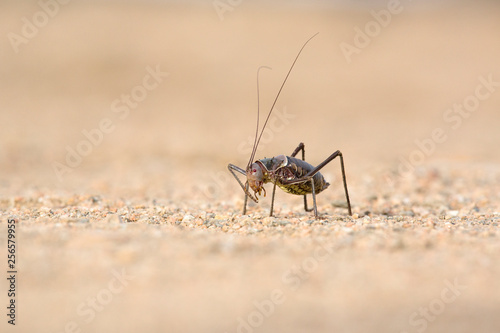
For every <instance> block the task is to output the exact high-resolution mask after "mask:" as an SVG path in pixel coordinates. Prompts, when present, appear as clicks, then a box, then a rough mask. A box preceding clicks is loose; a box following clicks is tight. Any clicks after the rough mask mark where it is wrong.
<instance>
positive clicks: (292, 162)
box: [250, 155, 330, 195]
mask: <svg viewBox="0 0 500 333" xmlns="http://www.w3.org/2000/svg"><path fill="white" fill-rule="evenodd" d="M252 166H254V167H253V168H252V170H251V172H252V173H254V174H255V172H253V170H254V169H255V168H256V167H259V168H260V169H261V170H260V172H256V173H257V174H261V175H262V178H261V179H258V178H256V179H255V180H256V182H255V181H254V184H255V183H257V186H255V185H254V186H252V183H251V182H250V187H251V188H252V189H253V190H254V192H255V193H256V194H257V193H258V194H260V191H261V190H262V189H263V188H262V185H263V184H266V183H273V184H276V186H278V187H279V188H281V189H282V190H283V191H285V192H287V193H290V194H295V195H306V194H312V192H313V189H312V185H311V182H310V181H304V182H300V183H294V184H290V182H291V181H294V180H298V179H300V178H303V177H304V176H306V175H307V174H308V173H309V172H311V171H312V170H314V166H312V165H311V164H309V163H307V162H306V161H303V160H300V159H298V158H295V157H290V156H285V155H278V156H276V157H271V158H264V159H261V160H258V161H255V163H254V164H252ZM312 180H313V182H314V189H315V192H316V194H317V193H320V192H322V191H323V190H325V189H326V188H327V187H328V186H329V185H330V184H329V183H327V182H326V180H325V178H324V177H323V175H322V174H321V173H319V172H318V173H316V174H315V175H314V176H313V177H312ZM259 185H260V186H259ZM264 193H265V191H264Z"/></svg>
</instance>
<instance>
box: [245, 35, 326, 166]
mask: <svg viewBox="0 0 500 333" xmlns="http://www.w3.org/2000/svg"><path fill="white" fill-rule="evenodd" d="M317 34H319V32H317V33H315V34H314V35H313V36H312V37H310V38H309V39H308V40H307V41H306V42H305V43H304V45H302V48H301V49H300V51H299V53H297V56H296V57H295V60H294V61H293V63H292V66H290V69H289V70H288V73H287V74H286V77H285V79H284V80H283V83H282V84H281V87H280V90H278V94H277V95H276V98H275V99H274V102H273V105H272V106H271V109H270V110H269V113H268V115H267V118H266V121H265V122H264V126H262V131H261V132H260V135H258V133H259V71H257V129H256V130H255V141H254V144H253V148H252V154H251V155H250V160H249V161H248V165H247V169H248V168H249V167H250V165H252V161H253V159H254V157H255V153H256V152H257V147H258V146H259V142H260V138H261V137H262V134H263V133H264V130H265V129H266V125H267V122H268V121H269V117H271V113H272V112H273V109H274V106H275V105H276V102H277V101H278V97H279V96H280V94H281V90H283V87H284V86H285V83H286V80H288V76H290V73H291V72H292V69H293V66H295V63H296V62H297V59H299V56H300V54H301V53H302V50H303V49H304V47H306V45H307V43H309V41H310V40H311V39H313V38H314V37H316V35H317ZM261 68H266V67H264V66H261V67H259V70H260V69H261ZM267 68H269V67H267Z"/></svg>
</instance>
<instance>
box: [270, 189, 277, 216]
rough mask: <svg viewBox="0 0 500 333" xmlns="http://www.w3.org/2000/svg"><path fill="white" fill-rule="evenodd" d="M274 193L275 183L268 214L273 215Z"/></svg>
mask: <svg viewBox="0 0 500 333" xmlns="http://www.w3.org/2000/svg"><path fill="white" fill-rule="evenodd" d="M275 194H276V183H274V185H273V195H272V196H271V211H270V213H269V216H273V208H274V195H275Z"/></svg>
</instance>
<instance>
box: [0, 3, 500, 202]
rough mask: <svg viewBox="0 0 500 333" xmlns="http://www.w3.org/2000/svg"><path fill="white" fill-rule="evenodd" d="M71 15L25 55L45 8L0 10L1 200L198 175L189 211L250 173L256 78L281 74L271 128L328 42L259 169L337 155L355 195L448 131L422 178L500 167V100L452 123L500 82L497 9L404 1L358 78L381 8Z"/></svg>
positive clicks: (101, 9) (179, 6)
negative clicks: (154, 73)
mask: <svg viewBox="0 0 500 333" xmlns="http://www.w3.org/2000/svg"><path fill="white" fill-rule="evenodd" d="M59 6H60V8H59V9H58V11H56V14H55V16H54V17H53V18H50V19H49V20H48V22H47V23H46V24H45V25H43V26H42V27H41V28H39V29H38V32H37V33H36V35H35V36H34V37H33V38H26V40H27V42H26V43H25V44H24V43H20V44H18V45H17V47H13V45H12V42H10V41H9V38H8V36H9V34H11V33H14V34H17V35H18V36H22V32H23V28H24V29H26V28H25V27H24V25H25V24H24V23H23V22H24V21H23V20H22V18H27V19H29V20H33V17H34V16H36V14H37V13H38V12H39V11H40V10H41V7H40V6H39V5H38V4H37V3H36V2H33V3H31V2H22V3H18V2H14V1H4V2H2V7H3V8H2V11H1V13H2V14H1V15H2V19H1V22H2V23H1V33H2V36H4V38H2V40H1V43H2V44H1V50H2V52H1V53H0V57H1V61H0V66H1V67H0V70H1V80H0V84H1V85H2V86H1V90H2V94H1V96H0V107H1V111H2V112H1V113H0V117H2V118H1V119H0V121H1V122H2V124H4V126H3V129H2V131H0V136H1V144H2V146H1V157H2V160H1V161H2V164H1V167H2V170H3V171H4V172H2V178H3V183H4V186H3V187H2V191H3V192H4V194H7V193H9V192H7V191H21V192H22V191H26V190H27V187H30V186H46V187H48V188H50V189H58V188H62V189H72V186H77V187H78V188H81V186H84V187H90V188H91V189H92V188H93V187H95V186H98V184H101V183H102V182H104V183H108V185H109V186H118V185H117V184H118V183H124V182H125V180H126V179H127V178H128V173H129V172H134V173H139V174H140V173H143V172H144V175H142V176H141V177H143V178H142V179H141V181H145V182H148V181H151V182H152V183H153V184H152V185H155V184H156V185H158V188H159V189H160V188H162V189H164V188H165V187H169V184H171V183H172V182H175V181H176V180H178V179H179V174H185V175H187V177H185V178H184V177H182V181H181V182H179V184H176V185H175V186H172V188H170V189H169V190H170V191H171V194H174V193H175V194H179V195H183V194H185V192H186V191H187V192H190V191H191V190H192V186H191V185H193V184H194V185H196V184H198V183H200V182H203V181H206V180H207V179H210V173H211V172H213V170H224V171H225V167H226V164H227V163H229V162H233V163H239V164H240V165H241V166H244V165H245V164H246V161H247V158H248V155H247V154H242V152H241V151H239V150H238V146H239V145H240V144H242V142H246V141H248V139H249V137H251V136H253V133H254V131H255V119H256V89H255V77H256V71H257V68H258V67H259V66H264V65H265V66H269V67H272V68H273V70H272V71H264V72H263V73H262V77H261V107H262V110H263V115H264V114H265V112H267V110H268V109H269V107H270V105H271V102H272V100H273V98H274V96H275V94H276V92H277V90H278V88H279V85H280V83H281V81H282V80H283V78H284V76H285V74H286V72H287V70H288V68H289V66H290V64H291V62H292V60H293V58H294V57H295V55H296V53H297V52H298V49H299V48H300V46H301V45H302V44H303V42H304V41H305V40H306V39H307V38H308V37H310V36H312V35H313V34H314V33H316V32H319V33H320V34H319V35H318V36H317V37H316V38H315V39H314V40H313V41H311V43H310V44H309V45H308V47H307V48H306V49H305V51H304V53H303V55H302V57H301V58H300V60H299V62H298V63H297V66H296V68H295V69H294V71H293V73H292V75H291V77H290V79H289V82H288V83H287V85H286V87H285V89H284V91H283V94H282V96H281V97H280V99H279V101H278V103H277V107H276V110H284V109H286V112H287V113H289V114H292V115H293V116H294V118H293V119H291V120H290V124H287V125H286V126H284V128H283V130H282V131H280V132H279V133H275V135H274V137H273V139H272V142H269V143H268V144H266V145H263V147H262V149H261V151H260V152H259V155H258V157H259V158H262V157H264V156H274V155H278V154H282V153H286V154H290V153H291V152H292V151H293V149H294V148H295V147H296V146H297V144H298V143H299V142H301V141H303V142H305V143H306V148H307V156H308V159H309V160H310V161H311V163H312V164H317V163H319V162H320V161H322V160H323V159H324V158H326V156H328V155H329V154H330V153H331V152H333V151H335V150H336V149H341V150H342V151H343V152H344V154H345V156H346V159H347V161H346V163H347V164H348V168H349V172H350V178H351V179H353V181H356V178H358V177H362V174H363V173H366V172H369V171H370V170H373V169H374V168H378V167H382V168H383V171H384V170H388V169H391V168H392V170H394V169H397V167H398V165H399V163H400V159H401V158H406V159H408V157H409V155H410V154H411V152H412V151H413V150H415V149H417V146H416V145H415V142H414V141H415V140H424V139H426V138H430V137H431V135H432V131H433V130H434V129H435V128H438V127H439V128H442V129H443V130H444V132H445V135H446V136H447V140H446V141H445V142H443V143H440V144H438V145H437V146H436V149H435V151H434V152H433V153H432V154H430V155H429V156H428V157H426V158H425V163H426V164H429V163H434V162H436V161H439V162H440V161H446V162H449V163H451V165H457V164H460V163H463V162H473V163H478V164H481V163H490V162H498V159H499V155H498V153H497V149H495V148H496V147H497V143H498V142H499V135H500V134H499V131H498V119H499V117H500V113H499V112H498V108H499V105H500V94H499V93H493V94H492V95H491V96H490V97H488V98H487V99H486V100H484V101H480V105H479V106H478V107H477V110H476V111H474V112H471V113H470V117H468V118H463V121H462V122H461V124H460V126H458V128H457V129H453V128H451V125H452V124H454V122H453V123H452V122H450V121H445V120H444V118H443V115H444V113H445V112H446V110H447V109H449V108H452V107H453V105H454V104H455V103H463V101H464V99H465V98H466V97H468V96H469V95H473V94H474V92H475V89H476V86H477V85H479V84H480V81H479V77H481V76H482V77H486V78H487V77H488V76H489V75H492V77H493V78H494V80H496V82H498V81H500V73H499V68H500V66H499V62H498V59H499V58H500V41H499V40H498V38H496V37H497V36H496V31H498V27H499V24H500V23H499V20H498V17H499V16H498V15H499V9H498V6H495V5H494V4H493V3H492V2H480V3H472V2H460V3H455V2H449V3H448V2H444V3H439V4H430V3H418V2H417V3H410V2H404V1H403V2H401V5H400V7H398V8H399V9H400V13H398V14H393V15H392V17H391V20H390V23H389V25H388V26H387V27H382V28H381V29H380V32H379V33H378V35H376V36H375V37H372V38H370V39H371V41H370V43H369V45H368V46H366V47H364V48H359V53H357V54H356V53H355V54H352V57H351V62H350V63H348V61H347V59H346V57H345V56H344V54H343V53H342V51H341V47H340V45H341V44H342V43H348V44H350V45H354V46H355V37H356V30H355V29H356V28H360V29H363V30H364V29H365V25H366V24H367V23H368V22H375V19H374V17H373V16H372V14H370V12H369V11H370V10H375V11H377V12H380V11H381V10H386V9H384V8H385V6H383V5H379V6H374V7H373V8H371V7H365V6H362V5H359V6H353V8H350V6H349V5H346V4H344V5H337V6H335V5H329V6H327V5H323V6H320V5H318V6H317V7H314V6H312V5H307V4H304V3H302V4H299V3H296V4H294V5H287V4H286V3H273V5H271V4H266V3H262V2H259V3H257V4H254V3H252V2H241V4H239V5H237V6H235V8H234V9H233V10H232V11H229V10H228V11H226V12H224V13H222V17H223V20H221V19H220V17H219V15H218V14H217V11H216V10H215V8H214V5H213V3H211V2H193V3H189V4H188V3H161V2H146V3H140V2H124V3H121V2H119V1H109V2H108V1H105V2H99V1H94V2H78V1H77V2H70V3H69V4H67V5H62V4H61V5H59ZM39 20H40V19H39ZM41 21H42V23H43V20H41ZM15 49H17V50H18V52H17V53H16V52H15V51H14V50H15ZM157 67H158V68H160V69H161V71H163V72H167V73H168V74H169V75H168V77H166V78H165V79H164V81H162V82H161V84H159V85H158V86H157V87H156V88H155V89H153V90H151V91H148V92H147V95H146V97H145V99H144V100H143V101H141V102H139V103H137V104H138V105H137V107H136V108H134V109H133V108H130V112H129V113H128V116H127V117H126V118H125V119H121V118H120V116H121V115H122V113H121V112H118V113H116V112H113V109H112V103H113V102H114V101H115V100H116V99H120V98H121V96H122V95H123V94H130V93H131V91H132V89H133V88H134V87H136V86H138V85H141V84H142V81H143V78H144V77H145V76H146V75H147V73H148V72H147V68H157ZM105 118H108V119H110V120H111V122H112V125H113V128H114V130H113V131H111V133H109V134H105V135H104V138H103V139H102V142H101V143H99V144H98V145H93V147H91V153H90V154H89V155H88V156H84V158H83V159H82V161H81V163H80V164H79V165H78V167H76V168H74V169H72V172H69V173H66V174H65V176H64V177H62V178H63V181H62V182H60V181H59V180H58V178H57V175H56V172H54V170H53V166H52V165H51V163H52V162H54V161H57V162H60V163H63V164H64V161H65V157H66V154H67V147H70V148H73V149H76V147H77V145H78V144H79V143H80V141H82V140H85V139H86V138H85V136H84V135H83V134H82V131H84V130H87V131H90V130H92V129H94V128H97V127H98V126H99V123H100V121H102V119H105ZM461 118H462V117H461ZM264 146H265V147H264ZM183 171H187V172H183ZM377 171H380V170H378V169H377ZM332 172H336V171H332ZM40 175H43V177H40ZM110 177H111V178H110ZM113 178H114V179H113ZM157 178H158V179H162V181H161V183H160V184H158V183H157V182H156V181H155V180H152V179H157ZM128 181H132V180H130V179H128ZM123 186H125V185H123ZM129 186H132V185H129ZM232 189H233V190H234V188H232ZM223 197H224V198H227V195H224V196H223Z"/></svg>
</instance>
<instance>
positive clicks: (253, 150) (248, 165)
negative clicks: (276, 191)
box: [247, 66, 272, 169]
mask: <svg viewBox="0 0 500 333" xmlns="http://www.w3.org/2000/svg"><path fill="white" fill-rule="evenodd" d="M262 68H265V69H272V68H271V67H267V66H260V67H259V69H257V126H256V127H255V140H254V142H253V147H252V155H250V160H249V161H248V164H247V169H248V168H250V165H252V160H253V158H254V156H255V146H256V144H257V137H258V136H259V116H260V97H259V96H260V95H259V72H260V70H261V69H262Z"/></svg>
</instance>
